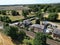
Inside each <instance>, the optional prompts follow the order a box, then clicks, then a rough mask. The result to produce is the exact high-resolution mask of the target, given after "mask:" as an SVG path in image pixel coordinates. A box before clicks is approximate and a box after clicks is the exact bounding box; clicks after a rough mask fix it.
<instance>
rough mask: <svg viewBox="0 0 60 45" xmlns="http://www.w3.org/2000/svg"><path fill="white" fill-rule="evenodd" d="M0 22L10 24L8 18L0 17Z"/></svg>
mask: <svg viewBox="0 0 60 45" xmlns="http://www.w3.org/2000/svg"><path fill="white" fill-rule="evenodd" d="M0 20H1V21H2V22H7V23H9V22H11V20H10V18H9V17H8V16H3V17H2V16H1V17H0Z"/></svg>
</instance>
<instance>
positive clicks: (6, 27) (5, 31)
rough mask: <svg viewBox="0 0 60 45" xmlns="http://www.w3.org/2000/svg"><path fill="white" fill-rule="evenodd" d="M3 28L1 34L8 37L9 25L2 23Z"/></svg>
mask: <svg viewBox="0 0 60 45" xmlns="http://www.w3.org/2000/svg"><path fill="white" fill-rule="evenodd" d="M3 28H4V30H3V32H4V33H5V34H6V35H8V34H9V29H10V27H9V24H8V23H4V24H3Z"/></svg>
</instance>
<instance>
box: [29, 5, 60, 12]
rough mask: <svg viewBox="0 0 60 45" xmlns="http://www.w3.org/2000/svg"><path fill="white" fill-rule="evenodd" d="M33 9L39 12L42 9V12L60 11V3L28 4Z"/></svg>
mask: <svg viewBox="0 0 60 45" xmlns="http://www.w3.org/2000/svg"><path fill="white" fill-rule="evenodd" d="M28 7H29V8H30V10H31V11H33V12H37V11H38V10H40V11H41V12H48V13H52V12H60V5H53V4H36V5H28Z"/></svg>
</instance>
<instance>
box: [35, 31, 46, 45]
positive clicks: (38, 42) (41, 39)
mask: <svg viewBox="0 0 60 45" xmlns="http://www.w3.org/2000/svg"><path fill="white" fill-rule="evenodd" d="M34 45H46V35H45V34H43V33H41V32H38V33H36V36H35V39H34Z"/></svg>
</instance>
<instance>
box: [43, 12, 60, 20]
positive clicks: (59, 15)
mask: <svg viewBox="0 0 60 45" xmlns="http://www.w3.org/2000/svg"><path fill="white" fill-rule="evenodd" d="M48 15H49V14H48V13H47V14H45V15H44V17H46V18H48ZM57 19H58V20H60V13H58V18H57Z"/></svg>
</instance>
